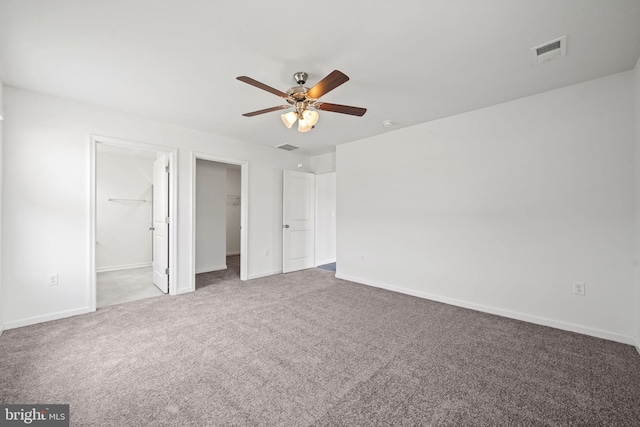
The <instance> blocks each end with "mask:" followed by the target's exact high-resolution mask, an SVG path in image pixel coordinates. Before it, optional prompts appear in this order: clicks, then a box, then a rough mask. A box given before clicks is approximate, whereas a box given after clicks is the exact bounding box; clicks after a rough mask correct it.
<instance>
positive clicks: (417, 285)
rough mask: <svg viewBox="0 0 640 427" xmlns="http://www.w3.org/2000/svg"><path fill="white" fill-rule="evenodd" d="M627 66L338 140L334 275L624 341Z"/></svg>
mask: <svg viewBox="0 0 640 427" xmlns="http://www.w3.org/2000/svg"><path fill="white" fill-rule="evenodd" d="M632 79H633V73H632V72H630V71H629V72H624V73H620V74H616V75H612V76H608V77H604V78H601V79H597V80H593V81H589V82H586V83H582V84H578V85H575V86H570V87H566V88H563V89H559V90H554V91H550V92H546V93H543V94H539V95H535V96H530V97H527V98H523V99H519V100H516V101H513V102H508V103H504V104H500V105H496V106H492V107H489V108H485V109H481V110H477V111H473V112H469V113H465V114H460V115H457V116H453V117H449V118H445V119H441V120H436V121H433V122H430V123H426V124H422V125H417V126H413V127H408V128H404V129H400V130H398V131H395V132H391V133H387V134H383V135H380V136H378V137H372V138H367V139H365V140H361V141H357V142H353V143H350V144H345V145H340V146H338V147H337V174H338V181H339V185H338V192H337V203H338V205H337V209H338V213H339V217H338V242H337V245H338V250H337V255H338V256H337V268H338V270H337V271H338V276H339V277H343V278H348V279H352V280H355V281H358V282H362V283H368V284H372V285H376V286H382V287H387V288H393V289H396V290H400V291H403V292H407V293H411V294H415V295H419V296H423V297H427V298H432V299H436V300H441V301H445V302H449V303H453V304H458V305H462V306H467V307H472V308H476V309H480V310H484V311H489V312H494V313H498V314H502V315H506V316H511V317H516V318H521V319H524V320H528V321H532V322H537V323H542V324H547V325H551V326H556V327H560V328H564V329H569V330H575V331H579V332H584V333H588V334H592V335H596V336H602V337H606V338H610V339H614V340H619V341H623V342H630V340H631V336H632V335H633V333H634V327H633V324H634V302H633V301H634V277H633V276H634V272H633V260H634V237H633V236H634V165H633V158H634V136H633V133H634V122H633V120H634V119H633V113H632V112H633V90H632V87H633V80H632ZM574 281H583V282H585V283H586V296H584V297H582V296H575V295H573V289H572V283H573V282H574Z"/></svg>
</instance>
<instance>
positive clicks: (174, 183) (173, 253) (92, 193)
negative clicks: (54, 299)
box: [88, 134, 179, 311]
mask: <svg viewBox="0 0 640 427" xmlns="http://www.w3.org/2000/svg"><path fill="white" fill-rule="evenodd" d="M98 143H101V144H107V145H115V146H118V147H124V148H132V149H138V150H148V151H155V152H160V153H166V154H167V160H168V162H169V171H170V175H169V206H170V209H171V211H170V213H169V215H170V217H171V225H170V226H169V294H170V295H178V224H179V220H178V149H177V148H175V147H167V146H162V145H154V144H147V143H143V142H135V141H129V140H124V139H119V138H112V137H108V136H101V135H93V134H92V135H90V147H91V148H90V158H89V165H90V166H89V175H90V177H89V250H88V256H89V260H88V261H89V262H88V264H89V280H88V283H89V285H88V286H89V292H88V294H89V301H88V304H89V311H96V308H97V307H96V304H97V296H96V294H97V292H96V274H97V271H96V159H97V144H98Z"/></svg>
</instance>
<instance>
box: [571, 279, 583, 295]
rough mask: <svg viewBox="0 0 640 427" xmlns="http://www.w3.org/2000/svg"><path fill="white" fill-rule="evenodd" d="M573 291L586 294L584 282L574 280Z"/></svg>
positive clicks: (575, 293) (576, 293)
mask: <svg viewBox="0 0 640 427" xmlns="http://www.w3.org/2000/svg"><path fill="white" fill-rule="evenodd" d="M573 293H574V295H580V296H584V293H585V284H584V282H573Z"/></svg>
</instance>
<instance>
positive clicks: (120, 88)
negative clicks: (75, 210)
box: [0, 0, 640, 154]
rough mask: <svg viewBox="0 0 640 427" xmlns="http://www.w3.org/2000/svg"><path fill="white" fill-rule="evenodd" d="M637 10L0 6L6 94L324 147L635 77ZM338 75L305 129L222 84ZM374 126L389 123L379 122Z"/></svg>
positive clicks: (466, 4)
mask: <svg viewBox="0 0 640 427" xmlns="http://www.w3.org/2000/svg"><path fill="white" fill-rule="evenodd" d="M565 34H566V35H567V56H566V57H564V58H561V59H558V60H555V61H551V62H548V63H545V64H543V65H539V66H533V65H532V62H531V56H530V48H531V47H533V46H536V45H539V44H541V43H545V42H547V41H550V40H552V39H555V38H557V37H560V36H562V35H565ZM638 57H640V1H639V0H607V1H604V0H564V1H561V0H517V1H514V0H483V1H477V0H446V1H445V0H430V1H427V0H422V1H419V0H393V1H390V0H389V1H382V0H367V1H362V0H357V1H353V0H352V1H345V0H342V1H335V0H324V1H322V2H306V3H305V2H303V3H300V2H291V1H290V2H285V1H265V0H245V1H238V0H234V1H220V0H217V1H211V0H0V77H1V78H2V80H3V81H4V83H5V84H6V85H8V86H13V87H18V88H23V89H28V90H33V91H36V92H41V93H45V94H49V95H54V96H59V97H64V98H69V99H74V100H78V101H82V102H86V103H90V104H97V105H103V106H108V107H112V108H114V109H117V110H120V111H124V112H127V113H131V114H135V115H139V116H143V117H148V118H153V119H157V120H161V121H164V122H170V123H174V124H178V125H181V126H185V127H188V128H193V129H198V130H202V131H205V132H210V133H213V134H219V135H225V136H228V137H232V138H236V139H240V140H245V141H249V142H254V143H256V144H262V145H267V146H276V145H279V144H285V143H286V144H291V145H296V146H299V147H301V149H300V150H299V151H300V152H304V153H307V154H320V153H325V152H329V151H333V150H334V149H335V145H337V144H342V143H345V142H349V141H354V140H358V139H361V138H365V137H368V136H372V135H376V134H379V133H383V132H390V131H393V130H394V129H398V128H400V127H405V126H409V125H413V124H417V123H423V122H427V121H430V120H434V119H437V118H441V117H445V116H449V115H453V114H457V113H461V112H465V111H470V110H473V109H477V108H480V107H485V106H489V105H493V104H496V103H500V102H504V101H508V100H512V99H516V98H520V97H523V96H527V95H531V94H535V93H539V92H543V91H547V90H550V89H554V88H558V87H562V86H566V85H570V84H574V83H578V82H582V81H585V80H589V79H593V78H597V77H601V76H604V75H608V74H612V73H616V72H620V71H625V70H629V69H632V68H633V67H634V65H635V63H636V61H637V59H638ZM334 69H338V70H340V71H342V72H344V73H345V74H347V75H348V76H349V77H350V78H351V80H350V81H349V82H347V83H345V84H344V85H342V86H340V87H338V88H337V89H335V90H333V91H332V92H330V93H328V94H327V95H325V96H324V97H322V100H323V101H326V102H332V103H337V104H347V105H353V106H357V107H365V108H368V112H367V113H366V115H365V116H364V117H361V118H359V117H354V116H348V115H342V114H336V113H329V112H320V121H319V122H318V125H317V126H316V128H315V129H314V130H312V131H311V132H308V133H306V134H302V133H299V132H297V131H296V130H295V127H294V128H293V129H287V128H285V127H284V125H283V124H282V122H281V121H280V117H279V113H278V112H274V113H268V114H264V115H261V116H256V117H252V118H247V117H242V116H241V114H242V113H246V112H250V111H254V110H259V109H263V108H267V107H272V106H277V105H282V104H283V102H282V100H281V99H280V98H278V97H277V96H275V95H273V94H270V93H268V92H265V91H262V90H260V89H257V88H255V87H252V86H249V85H247V84H245V83H242V82H239V81H237V80H236V79H235V78H236V77H237V76H240V75H247V76H250V77H252V78H254V79H256V80H259V81H261V82H263V83H265V84H267V85H269V86H272V87H275V88H277V89H279V90H282V91H286V89H287V88H289V87H291V86H294V85H295V82H294V81H293V78H292V75H293V73H294V72H296V71H306V72H307V73H309V81H308V83H307V85H306V86H308V87H311V86H313V84H314V83H315V82H317V81H319V80H320V79H321V78H323V77H324V76H325V75H327V74H328V73H330V72H331V71H332V70H334ZM383 120H393V121H394V122H396V126H395V127H392V128H389V129H388V128H385V127H384V126H383V125H382V122H383Z"/></svg>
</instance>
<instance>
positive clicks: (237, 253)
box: [227, 251, 240, 256]
mask: <svg viewBox="0 0 640 427" xmlns="http://www.w3.org/2000/svg"><path fill="white" fill-rule="evenodd" d="M233 255H240V251H236V252H227V256H233Z"/></svg>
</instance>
